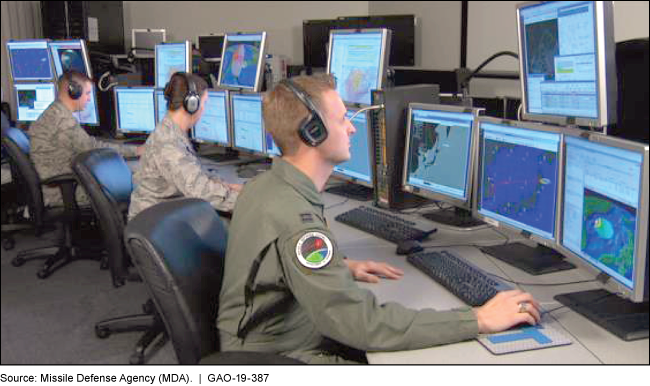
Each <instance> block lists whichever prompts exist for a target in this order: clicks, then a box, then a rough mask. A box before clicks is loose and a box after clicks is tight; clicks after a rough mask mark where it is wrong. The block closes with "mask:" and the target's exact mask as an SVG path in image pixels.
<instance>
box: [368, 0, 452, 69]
mask: <svg viewBox="0 0 650 386" xmlns="http://www.w3.org/2000/svg"><path fill="white" fill-rule="evenodd" d="M369 14H370V15H415V16H416V18H417V26H416V28H415V66H416V67H418V68H425V69H432V70H453V69H455V68H458V67H459V66H460V33H461V28H460V27H461V25H460V20H461V19H460V17H461V2H460V1H371V2H370V7H369Z"/></svg>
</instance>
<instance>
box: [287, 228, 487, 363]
mask: <svg viewBox="0 0 650 386" xmlns="http://www.w3.org/2000/svg"><path fill="white" fill-rule="evenodd" d="M319 238H320V240H321V241H318V240H319ZM326 240H327V241H326ZM328 242H329V244H328ZM328 245H330V247H328ZM278 247H279V249H280V255H281V256H280V260H281V262H282V266H283V270H284V276H285V278H286V280H287V284H288V286H289V288H290V289H291V292H292V293H293V295H294V296H295V298H296V300H297V301H298V303H299V304H300V306H301V307H303V308H304V309H305V311H306V313H307V315H309V318H310V319H311V321H312V322H313V323H314V324H315V325H316V327H317V329H318V331H319V332H320V333H321V334H322V335H324V336H326V337H328V338H330V339H333V340H336V341H338V342H341V343H343V344H346V345H348V346H350V347H354V348H356V349H359V350H364V351H394V350H414V349H420V348H426V347H431V346H435V345H439V344H447V343H453V342H459V341H463V340H467V339H471V338H474V337H475V336H476V335H477V334H478V322H477V321H476V317H475V315H474V312H473V311H472V309H471V308H469V307H466V308H464V309H457V310H449V311H434V310H431V309H425V310H421V311H415V310H411V309H408V308H405V307H403V306H402V305H400V304H397V303H385V304H378V303H377V300H376V298H375V296H374V295H373V294H372V293H371V292H370V291H368V290H365V289H362V288H360V287H358V286H357V284H356V283H355V282H354V279H353V277H352V273H351V272H350V270H349V268H348V267H347V265H346V264H345V262H344V261H343V257H342V255H341V254H340V253H339V252H338V250H337V247H336V244H335V243H334V241H333V238H332V236H331V234H330V232H329V231H328V230H326V229H323V228H316V229H311V230H302V231H299V232H297V233H295V234H293V235H291V236H290V237H287V238H281V239H279V240H278ZM319 247H320V249H319ZM328 248H331V260H330V261H329V262H328V263H327V264H325V265H324V266H322V267H320V268H313V266H315V265H319V264H323V259H324V260H327V257H326V256H327V253H328V252H327V250H328ZM319 261H320V263H319ZM309 266H312V268H310V267H309Z"/></svg>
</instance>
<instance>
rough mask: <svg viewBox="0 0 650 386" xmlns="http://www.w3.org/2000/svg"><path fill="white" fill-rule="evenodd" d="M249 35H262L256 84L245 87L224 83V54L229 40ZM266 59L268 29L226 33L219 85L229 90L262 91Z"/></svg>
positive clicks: (218, 79) (222, 50)
mask: <svg viewBox="0 0 650 386" xmlns="http://www.w3.org/2000/svg"><path fill="white" fill-rule="evenodd" d="M247 35H250V36H252V35H262V41H261V43H260V44H261V45H260V57H259V59H258V61H257V70H256V71H257V78H256V79H255V84H254V85H253V87H252V88H251V87H243V86H232V85H227V84H223V83H222V82H221V79H222V75H223V70H224V68H223V67H224V66H223V55H224V53H225V51H226V47H227V46H228V41H229V39H230V38H231V37H236V36H247ZM265 61H266V31H260V32H230V33H226V34H225V35H224V39H223V48H222V49H221V66H219V76H218V78H217V87H219V88H223V89H227V90H232V91H248V92H253V93H258V92H260V89H261V86H262V77H263V75H264V69H263V65H264V63H265Z"/></svg>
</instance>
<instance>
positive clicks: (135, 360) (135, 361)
mask: <svg viewBox="0 0 650 386" xmlns="http://www.w3.org/2000/svg"><path fill="white" fill-rule="evenodd" d="M143 363H144V354H133V355H131V357H130V358H129V364H132V365H141V364H143Z"/></svg>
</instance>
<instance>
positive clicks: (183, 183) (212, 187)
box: [154, 145, 238, 212]
mask: <svg viewBox="0 0 650 386" xmlns="http://www.w3.org/2000/svg"><path fill="white" fill-rule="evenodd" d="M157 150H158V151H159V152H160V153H159V154H158V155H157V156H155V157H154V162H155V163H157V167H158V170H160V171H161V173H164V175H165V176H167V179H168V180H169V182H170V183H171V184H173V185H174V186H176V189H178V190H179V191H180V192H181V193H182V194H183V195H184V196H185V197H195V198H200V199H203V200H206V201H208V202H209V203H210V204H212V206H213V207H214V208H215V209H219V210H221V211H225V212H232V210H233V208H234V207H235V201H236V200H237V195H238V192H236V191H234V190H232V189H231V188H230V187H229V186H228V185H227V184H226V183H225V182H224V181H222V180H221V179H219V178H218V177H216V176H211V175H209V174H207V173H206V172H205V171H204V170H203V169H202V168H201V162H200V160H199V159H198V158H197V157H196V155H194V154H192V153H190V152H188V151H185V150H184V149H180V148H178V147H176V146H172V145H166V146H163V147H161V148H159V149H157Z"/></svg>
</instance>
